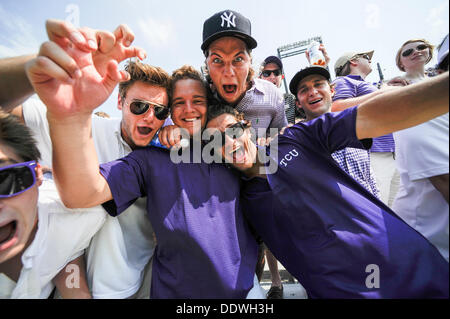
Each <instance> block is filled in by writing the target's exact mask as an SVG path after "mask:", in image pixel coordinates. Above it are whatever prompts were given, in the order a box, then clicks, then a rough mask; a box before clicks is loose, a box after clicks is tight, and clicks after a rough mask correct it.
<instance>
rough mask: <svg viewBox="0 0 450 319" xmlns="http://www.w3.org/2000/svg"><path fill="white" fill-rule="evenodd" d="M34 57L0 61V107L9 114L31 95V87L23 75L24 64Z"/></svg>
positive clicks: (28, 56) (24, 74) (32, 91)
mask: <svg viewBox="0 0 450 319" xmlns="http://www.w3.org/2000/svg"><path fill="white" fill-rule="evenodd" d="M34 57H36V55H27V56H19V57H14V58H6V59H1V60H0V105H1V106H2V109H3V111H5V112H11V111H12V110H13V109H14V108H15V107H16V106H18V105H20V104H22V103H23V102H24V101H25V100H26V99H27V98H28V97H30V96H31V95H32V94H33V93H34V90H33V87H32V86H31V84H30V82H29V81H28V78H27V75H26V73H25V63H27V62H28V61H30V60H31V59H33V58H34Z"/></svg>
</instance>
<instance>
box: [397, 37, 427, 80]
mask: <svg viewBox="0 0 450 319" xmlns="http://www.w3.org/2000/svg"><path fill="white" fill-rule="evenodd" d="M414 42H423V43H424V44H425V45H426V46H427V47H428V50H429V52H430V54H429V56H428V60H427V62H425V64H427V63H428V62H430V61H431V59H432V58H433V50H434V45H432V44H431V43H430V42H428V41H427V40H425V39H411V40H408V41H406V42H405V43H403V44H402V46H401V47H400V49H399V50H398V51H397V55H396V57H395V63H396V64H397V67H398V68H399V70H400V71H403V72H405V68H404V67H403V66H402V65H401V64H400V57H401V54H402V50H403V48H404V47H405V45H407V44H410V43H414Z"/></svg>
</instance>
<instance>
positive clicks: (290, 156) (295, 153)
mask: <svg viewBox="0 0 450 319" xmlns="http://www.w3.org/2000/svg"><path fill="white" fill-rule="evenodd" d="M299 155H300V154H299V153H298V151H297V150H296V149H295V148H294V149H292V151H290V152H289V153H287V154H286V155H284V157H283V158H282V159H281V161H280V165H283V166H284V167H287V166H288V163H289V162H290V161H292V160H293V159H294V158H295V157H298V156H299Z"/></svg>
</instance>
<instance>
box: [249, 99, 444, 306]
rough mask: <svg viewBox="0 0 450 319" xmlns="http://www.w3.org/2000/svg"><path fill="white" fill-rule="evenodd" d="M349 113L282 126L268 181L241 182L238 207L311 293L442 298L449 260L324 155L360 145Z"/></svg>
mask: <svg viewBox="0 0 450 319" xmlns="http://www.w3.org/2000/svg"><path fill="white" fill-rule="evenodd" d="M356 113H357V109H356V108H351V109H348V110H345V111H343V112H340V113H327V114H325V115H323V116H321V117H319V118H317V119H315V120H313V121H309V122H304V123H299V124H297V125H294V126H292V127H291V128H289V129H286V131H285V132H284V134H283V135H282V136H279V148H278V153H277V155H278V159H277V162H278V170H277V171H276V173H274V174H271V175H268V176H267V181H268V183H267V181H266V180H263V179H260V178H255V179H253V180H251V181H249V182H248V183H247V185H246V188H245V190H243V211H244V212H245V214H246V216H247V218H248V220H249V222H250V224H251V225H253V227H254V228H255V230H256V232H257V233H258V234H259V235H260V236H261V238H262V240H263V241H264V242H265V243H266V245H267V246H268V248H269V249H270V251H271V252H272V253H273V254H274V256H275V257H276V258H277V259H278V260H279V261H280V262H281V263H282V264H283V265H284V266H285V267H286V269H287V270H288V271H289V272H290V273H291V274H292V275H294V276H295V277H296V278H297V279H298V280H299V281H300V282H301V284H302V285H303V286H304V287H305V289H306V290H307V292H308V296H309V297H310V298H439V297H441V298H443V297H445V298H448V295H449V294H448V293H449V286H448V279H449V277H448V272H449V267H448V263H447V261H446V260H445V259H444V258H443V257H442V256H441V255H440V254H439V252H438V250H437V249H436V248H435V247H434V246H433V245H432V244H430V243H429V242H428V241H427V240H426V239H425V238H424V237H423V236H422V235H421V234H419V233H418V232H417V231H415V230H414V229H413V228H411V227H410V226H408V225H407V224H406V223H405V222H404V221H403V220H401V219H400V218H399V217H398V216H397V215H396V214H395V213H394V212H392V211H391V210H390V209H389V208H388V207H387V206H386V205H384V204H383V203H382V202H381V201H380V200H378V199H377V198H376V197H374V196H373V195H372V194H371V193H370V192H368V191H367V190H366V189H365V188H364V187H363V186H361V185H360V184H359V183H358V182H356V181H355V180H354V179H353V178H351V177H350V176H349V175H348V174H347V173H345V172H344V171H343V170H342V169H340V168H339V167H338V165H337V163H336V162H335V161H334V160H333V158H332V156H331V154H332V153H333V152H335V151H336V150H338V149H341V148H344V147H359V148H362V147H363V146H362V143H361V142H360V141H358V139H357V137H356V133H355V132H356V131H355V122H356ZM274 155H275V154H271V157H272V158H274V157H275V156H274ZM269 185H270V186H269Z"/></svg>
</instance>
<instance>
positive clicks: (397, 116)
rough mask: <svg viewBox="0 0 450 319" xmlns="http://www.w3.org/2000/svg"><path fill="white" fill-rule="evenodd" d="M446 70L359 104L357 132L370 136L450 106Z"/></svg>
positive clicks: (424, 118)
mask: <svg viewBox="0 0 450 319" xmlns="http://www.w3.org/2000/svg"><path fill="white" fill-rule="evenodd" d="M448 80H449V79H448V72H446V73H444V74H442V75H439V76H436V77H434V78H432V79H430V80H428V81H423V82H420V83H416V84H413V85H409V86H406V87H403V88H399V89H397V90H393V91H387V92H385V93H383V94H380V95H378V96H376V97H374V98H372V99H370V100H368V101H367V102H364V103H362V104H361V105H360V106H359V107H358V114H357V117H356V135H357V137H358V139H365V138H373V137H378V136H382V135H385V134H388V133H392V132H395V131H400V130H403V129H406V128H409V127H412V126H415V125H418V124H421V123H424V122H426V121H429V120H431V119H433V118H435V117H437V116H439V115H442V114H445V113H447V112H448V109H449V99H448V89H449V87H448Z"/></svg>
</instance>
